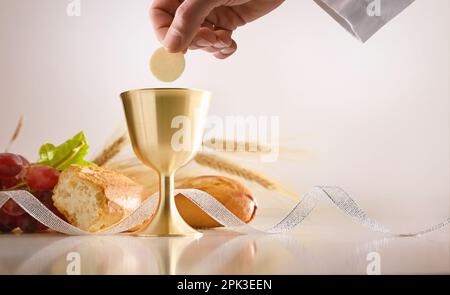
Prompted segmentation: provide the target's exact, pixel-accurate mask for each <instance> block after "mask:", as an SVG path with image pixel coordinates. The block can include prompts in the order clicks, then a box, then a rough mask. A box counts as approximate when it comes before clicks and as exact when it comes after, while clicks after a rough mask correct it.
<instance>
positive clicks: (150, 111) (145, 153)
mask: <svg viewBox="0 0 450 295" xmlns="http://www.w3.org/2000/svg"><path fill="white" fill-rule="evenodd" d="M121 98H122V102H123V106H124V110H125V116H126V119H127V125H128V131H129V133H130V138H131V143H132V145H133V150H134V152H135V154H136V156H137V157H138V158H139V159H140V160H141V161H142V162H143V163H144V164H145V165H147V166H149V167H151V168H153V169H155V170H156V171H157V172H158V173H159V178H160V186H159V193H160V198H159V203H158V209H157V211H156V213H155V215H154V216H153V219H152V221H151V223H150V224H149V225H148V227H146V228H144V229H142V230H140V231H138V232H137V233H136V234H137V235H140V236H186V235H200V234H201V233H199V232H198V231H196V230H194V229H193V228H191V227H190V226H189V225H188V224H187V223H186V222H185V221H184V220H183V218H182V217H181V216H180V214H179V213H178V210H177V207H176V205H175V200H174V175H175V172H176V170H177V169H178V168H180V167H182V166H183V165H185V164H187V163H188V162H189V161H190V160H191V159H192V158H193V157H194V155H195V153H196V152H197V150H198V149H199V148H200V146H201V142H202V137H203V129H204V125H205V121H206V116H207V113H208V109H209V102H210V99H211V94H210V93H209V92H207V91H202V90H195V89H184V88H155V89H140V90H131V91H127V92H124V93H122V94H121ZM180 135H181V136H180Z"/></svg>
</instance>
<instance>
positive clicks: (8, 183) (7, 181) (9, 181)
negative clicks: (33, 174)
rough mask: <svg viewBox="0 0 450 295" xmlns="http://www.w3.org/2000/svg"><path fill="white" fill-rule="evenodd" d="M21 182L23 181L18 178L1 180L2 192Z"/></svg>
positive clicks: (0, 188) (0, 187)
mask: <svg viewBox="0 0 450 295" xmlns="http://www.w3.org/2000/svg"><path fill="white" fill-rule="evenodd" d="M24 170H25V169H24ZM20 182H21V180H20V178H18V177H9V178H0V190H6V189H9V188H12V187H15V186H16V185H18V184H19V183H20Z"/></svg>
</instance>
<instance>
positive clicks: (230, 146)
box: [203, 138, 272, 153]
mask: <svg viewBox="0 0 450 295" xmlns="http://www.w3.org/2000/svg"><path fill="white" fill-rule="evenodd" d="M203 146H204V147H207V148H209V149H212V150H215V151H223V152H246V153H270V152H272V148H271V147H270V146H266V145H260V144H258V143H254V142H248V141H236V140H223V139H217V138H212V139H210V140H207V141H203Z"/></svg>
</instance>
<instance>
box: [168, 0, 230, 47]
mask: <svg viewBox="0 0 450 295" xmlns="http://www.w3.org/2000/svg"><path fill="white" fill-rule="evenodd" d="M222 2H224V1H223V0H185V1H184V2H183V3H182V4H181V5H180V6H179V7H178V9H177V11H176V13H175V17H174V19H173V21H172V24H171V25H170V28H169V30H168V31H167V34H166V36H165V38H164V40H163V44H164V46H165V47H166V48H167V49H168V50H169V51H170V52H179V51H183V50H185V49H187V48H188V47H189V45H190V44H191V42H192V40H193V39H194V37H195V35H196V33H197V31H198V30H199V28H200V26H201V24H202V23H203V22H204V20H205V18H206V17H207V16H208V15H209V14H210V13H211V11H212V10H213V9H214V8H216V7H217V6H220V5H221V4H222Z"/></svg>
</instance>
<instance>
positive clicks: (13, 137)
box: [5, 115, 23, 153]
mask: <svg viewBox="0 0 450 295" xmlns="http://www.w3.org/2000/svg"><path fill="white" fill-rule="evenodd" d="M22 127H23V116H22V115H21V116H20V118H19V121H18V122H17V125H16V129H15V130H14V133H13V135H12V136H11V139H10V140H9V142H8V144H7V145H6V147H5V153H6V152H8V151H9V149H10V148H11V146H12V144H13V143H14V142H15V141H16V139H17V138H18V137H19V134H20V131H22Z"/></svg>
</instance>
